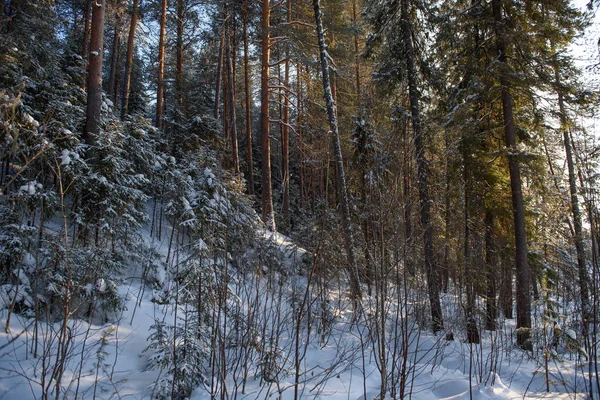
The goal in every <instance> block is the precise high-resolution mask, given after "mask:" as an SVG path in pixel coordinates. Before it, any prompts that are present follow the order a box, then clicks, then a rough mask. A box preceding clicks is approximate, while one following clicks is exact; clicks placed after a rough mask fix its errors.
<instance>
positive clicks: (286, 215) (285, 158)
mask: <svg viewBox="0 0 600 400" xmlns="http://www.w3.org/2000/svg"><path fill="white" fill-rule="evenodd" d="M287 22H288V23H291V22H292V2H291V0H287ZM289 57H290V52H289V46H286V49H285V58H286V59H285V70H284V78H283V79H284V80H283V84H284V86H285V92H284V102H283V126H282V130H281V161H282V167H283V171H282V175H283V180H282V192H283V193H282V202H281V203H282V210H281V212H282V214H283V221H284V224H285V225H286V228H287V229H289V224H290V147H289V145H290V127H289V123H290V107H291V103H290V95H291V94H290V92H291V90H290V60H289Z"/></svg>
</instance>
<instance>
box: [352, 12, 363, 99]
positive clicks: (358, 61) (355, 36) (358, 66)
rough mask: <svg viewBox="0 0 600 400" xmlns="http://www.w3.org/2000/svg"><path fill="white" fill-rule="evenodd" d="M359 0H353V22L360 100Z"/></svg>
mask: <svg viewBox="0 0 600 400" xmlns="http://www.w3.org/2000/svg"><path fill="white" fill-rule="evenodd" d="M357 1H358V0H353V1H352V24H353V25H354V63H355V66H354V70H355V74H356V95H357V97H358V100H359V102H360V100H361V98H360V95H361V85H360V83H361V82H360V52H359V46H358V33H357V32H358V27H357V26H356V21H358V19H357V12H356V2H357Z"/></svg>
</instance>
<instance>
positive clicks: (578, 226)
mask: <svg viewBox="0 0 600 400" xmlns="http://www.w3.org/2000/svg"><path fill="white" fill-rule="evenodd" d="M554 74H555V80H556V81H555V84H556V89H557V92H558V108H559V111H560V127H561V129H562V131H563V142H564V146H565V155H566V160H567V168H568V170H569V192H570V195H571V214H572V216H573V227H574V229H575V237H574V238H573V239H574V241H575V251H576V252H577V271H578V275H579V295H580V298H581V313H582V316H583V321H584V324H583V328H584V334H587V321H588V319H589V317H590V311H591V307H590V297H589V288H588V282H589V277H588V273H587V267H586V259H585V258H586V257H585V248H584V245H583V223H582V217H581V209H580V208H579V198H578V193H577V192H578V191H577V179H576V176H575V164H574V162H573V149H572V146H571V137H570V135H569V129H568V121H567V112H566V109H565V102H564V96H563V92H562V90H561V85H560V77H559V71H558V65H557V63H556V60H555V63H554Z"/></svg>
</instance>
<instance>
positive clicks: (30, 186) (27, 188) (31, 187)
mask: <svg viewBox="0 0 600 400" xmlns="http://www.w3.org/2000/svg"><path fill="white" fill-rule="evenodd" d="M41 188H42V185H41V184H39V183H38V182H37V181H31V182H28V183H26V184H25V185H22V186H20V187H19V191H20V192H21V193H23V194H28V195H34V194H35V193H36V189H41Z"/></svg>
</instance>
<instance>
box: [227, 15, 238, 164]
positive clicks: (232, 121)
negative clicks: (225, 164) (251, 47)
mask: <svg viewBox="0 0 600 400" xmlns="http://www.w3.org/2000/svg"><path fill="white" fill-rule="evenodd" d="M228 26H229V29H228V30H227V44H226V48H227V51H226V54H227V56H226V57H227V60H226V69H227V103H228V104H229V107H228V112H229V115H228V116H227V119H228V121H229V124H228V128H229V140H230V141H231V157H232V161H233V171H234V172H235V173H236V174H239V172H240V162H239V156H238V140H237V123H236V114H235V72H234V67H233V64H234V60H233V55H234V51H235V49H234V48H233V43H232V42H233V38H232V35H233V27H231V26H230V24H228Z"/></svg>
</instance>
